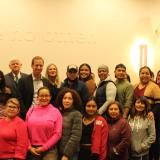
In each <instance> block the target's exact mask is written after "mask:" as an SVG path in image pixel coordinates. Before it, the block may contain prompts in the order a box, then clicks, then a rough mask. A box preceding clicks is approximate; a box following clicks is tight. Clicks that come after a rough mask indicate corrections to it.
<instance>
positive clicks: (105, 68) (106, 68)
mask: <svg viewBox="0 0 160 160" xmlns="http://www.w3.org/2000/svg"><path fill="white" fill-rule="evenodd" d="M101 69H103V70H105V71H106V72H109V68H108V66H106V65H105V64H101V65H100V66H99V67H98V71H99V70H101Z"/></svg>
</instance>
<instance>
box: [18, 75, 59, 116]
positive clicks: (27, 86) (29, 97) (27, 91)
mask: <svg viewBox="0 0 160 160" xmlns="http://www.w3.org/2000/svg"><path fill="white" fill-rule="evenodd" d="M42 82H43V86H46V87H48V88H49V89H50V91H51V94H52V102H53V101H54V100H55V98H56V96H57V91H56V88H55V87H54V86H53V85H51V83H50V82H49V81H48V80H47V79H46V78H44V77H42ZM18 88H19V91H20V97H19V99H20V101H21V117H22V118H23V119H25V116H26V113H27V111H28V109H29V107H30V106H31V105H32V101H33V95H34V87H33V78H32V74H30V75H28V76H26V77H24V78H21V79H20V80H19V82H18Z"/></svg>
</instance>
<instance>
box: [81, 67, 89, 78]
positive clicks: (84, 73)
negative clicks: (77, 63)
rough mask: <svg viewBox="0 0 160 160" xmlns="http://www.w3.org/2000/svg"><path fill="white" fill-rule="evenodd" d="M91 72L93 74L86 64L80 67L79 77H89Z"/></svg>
mask: <svg viewBox="0 0 160 160" xmlns="http://www.w3.org/2000/svg"><path fill="white" fill-rule="evenodd" d="M90 74H91V72H90V69H89V68H88V67H87V66H86V65H83V66H81V68H80V69H79V77H80V78H81V79H86V78H88V77H89V76H90Z"/></svg>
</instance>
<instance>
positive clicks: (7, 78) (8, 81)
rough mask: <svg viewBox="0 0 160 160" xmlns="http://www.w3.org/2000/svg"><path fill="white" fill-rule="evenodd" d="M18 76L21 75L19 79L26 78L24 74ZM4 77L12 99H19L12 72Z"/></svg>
mask: <svg viewBox="0 0 160 160" xmlns="http://www.w3.org/2000/svg"><path fill="white" fill-rule="evenodd" d="M20 74H21V78H23V77H25V76H27V74H25V73H20ZM4 77H5V81H6V86H9V87H10V88H11V92H12V97H14V98H18V97H19V90H18V86H17V83H16V82H15V81H14V77H13V74H12V72H10V73H8V74H6V75H5V76H4Z"/></svg>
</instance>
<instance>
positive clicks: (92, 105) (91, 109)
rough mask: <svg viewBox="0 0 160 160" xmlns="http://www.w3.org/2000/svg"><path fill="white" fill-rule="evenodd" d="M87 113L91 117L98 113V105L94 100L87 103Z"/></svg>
mask: <svg viewBox="0 0 160 160" xmlns="http://www.w3.org/2000/svg"><path fill="white" fill-rule="evenodd" d="M85 110H86V113H87V114H88V115H90V116H94V115H95V114H96V112H97V104H96V102H95V101H94V100H90V101H88V102H87V104H86V107H85Z"/></svg>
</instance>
